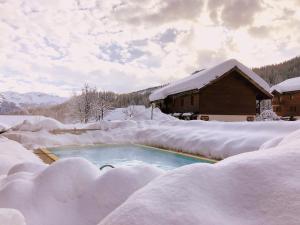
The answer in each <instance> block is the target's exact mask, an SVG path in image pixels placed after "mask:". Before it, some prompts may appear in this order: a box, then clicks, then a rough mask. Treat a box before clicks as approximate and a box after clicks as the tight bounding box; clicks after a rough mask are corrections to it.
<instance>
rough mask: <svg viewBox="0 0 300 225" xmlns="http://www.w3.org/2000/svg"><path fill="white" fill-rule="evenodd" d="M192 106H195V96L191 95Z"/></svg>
mask: <svg viewBox="0 0 300 225" xmlns="http://www.w3.org/2000/svg"><path fill="white" fill-rule="evenodd" d="M191 105H194V95H191Z"/></svg>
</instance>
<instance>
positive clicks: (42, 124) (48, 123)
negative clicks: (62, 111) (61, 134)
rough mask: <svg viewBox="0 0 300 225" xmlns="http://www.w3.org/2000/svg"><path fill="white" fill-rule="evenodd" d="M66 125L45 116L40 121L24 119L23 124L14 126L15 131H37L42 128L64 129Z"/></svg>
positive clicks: (50, 129)
mask: <svg viewBox="0 0 300 225" xmlns="http://www.w3.org/2000/svg"><path fill="white" fill-rule="evenodd" d="M63 128H65V126H64V125H63V124H62V123H60V122H58V121H57V120H55V119H52V118H45V119H42V120H40V121H36V122H30V121H29V120H24V121H23V122H22V123H21V124H18V125H16V126H14V127H12V130H15V131H31V132H36V131H40V130H49V131H52V130H57V129H63Z"/></svg>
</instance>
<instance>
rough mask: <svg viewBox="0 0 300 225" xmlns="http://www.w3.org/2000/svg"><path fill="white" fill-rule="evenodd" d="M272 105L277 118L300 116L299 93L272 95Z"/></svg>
mask: <svg viewBox="0 0 300 225" xmlns="http://www.w3.org/2000/svg"><path fill="white" fill-rule="evenodd" d="M272 105H273V111H274V112H276V114H277V115H278V116H300V91H297V92H286V93H283V94H279V93H274V97H273V99H272Z"/></svg>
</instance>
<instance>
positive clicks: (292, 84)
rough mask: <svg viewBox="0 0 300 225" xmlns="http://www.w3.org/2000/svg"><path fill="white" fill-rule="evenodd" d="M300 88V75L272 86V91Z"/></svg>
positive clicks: (287, 90) (288, 90)
mask: <svg viewBox="0 0 300 225" xmlns="http://www.w3.org/2000/svg"><path fill="white" fill-rule="evenodd" d="M299 90H300V77H295V78H291V79H287V80H285V81H283V82H281V83H279V84H276V85H274V86H273V87H271V91H272V92H273V91H277V92H279V93H284V92H290V91H299Z"/></svg>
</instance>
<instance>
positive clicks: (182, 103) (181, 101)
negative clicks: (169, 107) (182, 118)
mask: <svg viewBox="0 0 300 225" xmlns="http://www.w3.org/2000/svg"><path fill="white" fill-rule="evenodd" d="M180 105H181V107H183V106H184V98H183V97H181V99H180Z"/></svg>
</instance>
